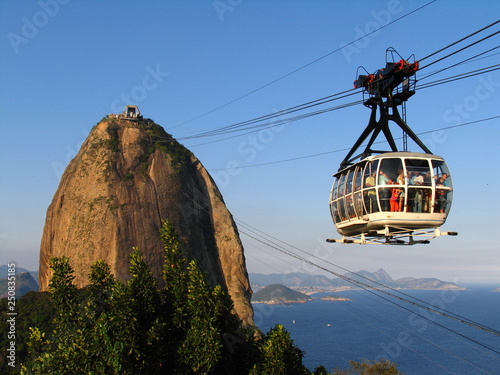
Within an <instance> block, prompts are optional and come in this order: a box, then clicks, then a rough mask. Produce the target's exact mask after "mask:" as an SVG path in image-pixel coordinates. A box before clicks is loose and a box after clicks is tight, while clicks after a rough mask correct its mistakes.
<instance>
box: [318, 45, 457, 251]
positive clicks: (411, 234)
mask: <svg viewBox="0 0 500 375" xmlns="http://www.w3.org/2000/svg"><path fill="white" fill-rule="evenodd" d="M387 52H391V53H392V56H394V53H395V51H394V50H393V49H388V50H387ZM386 60H387V58H386ZM417 70H418V62H417V61H413V62H409V61H408V60H403V59H400V60H399V61H398V62H386V66H385V68H383V69H380V70H378V71H377V72H375V73H374V74H367V75H360V76H358V78H357V80H356V81H354V85H355V87H362V88H363V95H364V96H365V95H367V96H368V98H367V99H366V100H364V104H365V106H367V107H369V108H371V115H370V121H369V123H368V126H367V127H366V129H365V130H364V131H363V133H362V134H361V136H360V137H359V138H358V140H357V141H356V143H355V144H354V146H353V147H352V148H351V150H350V151H349V153H348V154H347V156H346V157H345V159H344V160H343V161H342V163H341V165H340V168H339V170H338V172H337V173H335V174H334V175H333V176H334V177H335V181H334V183H333V186H332V189H331V193H330V212H331V215H332V218H333V222H334V224H335V227H336V228H337V231H338V233H339V234H341V235H342V239H340V240H334V239H328V240H327V241H328V242H342V243H358V244H377V243H378V244H400V245H405V244H406V245H413V244H417V243H429V240H430V239H432V238H434V237H437V236H441V235H456V234H457V233H456V232H441V231H440V229H439V228H440V227H441V226H442V225H443V224H444V223H445V221H446V218H447V216H448V213H449V211H450V208H451V202H452V194H453V188H452V183H451V177H450V172H449V170H448V167H447V165H446V163H445V161H444V159H443V158H442V157H440V156H437V155H433V154H432V152H431V151H430V150H429V149H428V148H427V147H426V146H425V144H424V143H423V142H422V141H421V140H420V139H419V138H418V137H417V135H416V134H415V133H414V132H413V131H412V130H411V129H410V128H409V127H408V125H407V124H406V123H405V121H404V120H403V118H402V117H401V116H400V114H399V111H398V106H402V107H403V110H404V109H405V102H406V100H408V98H409V97H411V96H412V95H413V94H414V93H415V91H414V88H415V83H416V79H415V72H416V71H417ZM377 112H378V113H379V118H378V120H377ZM403 114H404V113H403ZM403 117H404V116H403ZM390 121H392V122H394V123H395V124H397V125H398V126H399V127H400V128H401V129H402V130H403V139H404V146H403V148H404V149H403V150H402V151H400V150H398V148H397V146H396V143H395V141H394V138H393V136H392V133H391V130H390V128H389V122H390ZM380 132H382V133H383V135H384V136H385V139H386V141H387V143H388V144H389V146H390V148H391V150H389V151H380V150H373V149H372V146H373V144H374V143H375V140H376V138H377V136H378V135H379V134H380ZM368 137H370V138H369V140H368V143H367V145H366V147H365V149H364V151H363V152H362V153H360V154H358V155H356V156H354V154H355V153H356V151H357V150H358V149H359V148H360V147H361V145H362V143H363V142H365V140H366V139H367V138H368ZM407 137H410V138H411V139H412V140H413V141H414V142H415V143H416V144H417V145H418V146H419V147H420V148H421V150H422V151H423V152H408V151H407V149H406V148H407ZM358 159H359V160H358ZM356 160H358V161H356Z"/></svg>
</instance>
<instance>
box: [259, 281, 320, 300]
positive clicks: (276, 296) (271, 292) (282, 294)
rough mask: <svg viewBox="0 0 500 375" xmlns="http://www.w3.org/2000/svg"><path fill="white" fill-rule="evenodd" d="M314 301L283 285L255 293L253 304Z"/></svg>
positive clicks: (271, 286) (269, 286) (276, 285)
mask: <svg viewBox="0 0 500 375" xmlns="http://www.w3.org/2000/svg"><path fill="white" fill-rule="evenodd" d="M310 300H312V298H311V297H309V296H308V295H307V294H304V293H300V292H296V291H294V290H292V289H290V288H287V287H286V286H284V285H281V284H271V285H268V286H266V287H265V288H263V289H261V290H259V291H258V292H255V293H254V294H253V295H252V302H256V303H259V302H260V303H270V304H281V303H303V302H307V301H310Z"/></svg>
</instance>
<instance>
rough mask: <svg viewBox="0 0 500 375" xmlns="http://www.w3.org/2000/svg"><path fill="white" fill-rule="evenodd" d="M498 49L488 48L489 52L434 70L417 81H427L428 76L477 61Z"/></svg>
mask: <svg viewBox="0 0 500 375" xmlns="http://www.w3.org/2000/svg"><path fill="white" fill-rule="evenodd" d="M498 48H500V46H496V47H493V48H490V49H489V50H486V51H484V52H480V53H478V54H477V55H474V56H472V57H469V58H467V59H464V60H462V61H460V62H458V63H456V64H453V65H450V66H448V67H446V68H443V69H440V70H436V71H435V72H433V73H430V74H428V75H426V76H424V77H421V78H420V79H419V81H421V80H424V79H427V78H429V77H430V76H433V75H435V74H438V73H441V72H443V71H445V70H448V69H451V68H454V67H456V66H458V65H461V64H465V63H467V62H472V61H476V59H477V58H478V57H479V56H482V55H485V54H486V53H488V52H491V51H494V50H496V49H498ZM486 57H491V56H485V57H484V58H486Z"/></svg>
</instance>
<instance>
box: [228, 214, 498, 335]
mask: <svg viewBox="0 0 500 375" xmlns="http://www.w3.org/2000/svg"><path fill="white" fill-rule="evenodd" d="M237 221H238V222H239V223H241V224H243V225H245V226H246V227H247V230H251V231H252V232H253V233H255V234H257V233H256V232H255V231H258V232H260V233H264V234H265V235H266V236H268V237H270V238H272V239H274V240H277V241H279V242H281V243H283V244H285V245H287V246H289V247H290V248H293V249H295V250H298V251H300V252H302V253H304V254H306V255H308V256H311V257H314V258H317V257H316V256H315V255H313V254H311V253H309V252H307V251H305V250H302V249H300V248H298V247H296V246H293V245H290V244H288V243H286V242H285V241H282V240H279V239H277V238H276V237H273V236H271V235H269V234H266V233H265V232H263V231H261V230H259V229H257V228H254V227H252V226H251V225H249V224H245V223H243V222H241V221H240V220H237ZM249 228H252V229H249ZM268 241H269V240H268ZM270 242H271V243H273V242H272V241H270ZM273 244H274V245H276V246H278V245H277V244H276V243H273ZM322 261H323V262H326V263H328V264H330V265H332V266H334V267H337V268H340V269H341V270H343V271H346V272H349V273H351V274H354V275H356V276H358V277H360V278H363V279H365V280H367V281H370V282H372V283H374V284H377V285H379V286H381V287H384V288H387V289H389V290H391V291H393V292H396V293H399V294H401V295H403V296H405V297H407V298H412V299H414V300H416V301H418V302H419V303H415V302H413V301H407V300H405V299H404V298H401V297H398V296H394V295H391V294H389V293H386V294H388V295H390V296H394V297H395V298H398V299H401V300H402V301H405V302H409V303H411V304H415V305H416V306H418V307H421V308H424V309H426V310H429V311H432V312H435V313H439V314H441V315H444V316H447V315H450V316H447V317H449V318H452V319H454V320H457V321H460V322H462V323H466V324H469V325H472V326H474V327H475V328H480V329H482V330H484V331H486V332H489V333H492V334H494V335H497V336H500V331H498V330H495V329H492V328H490V327H488V326H485V325H483V324H481V323H478V322H475V321H473V320H470V319H468V318H465V317H463V316H460V315H458V314H455V313H453V312H450V311H447V310H445V309H442V308H438V307H436V306H433V305H430V304H429V303H427V302H425V301H423V300H421V299H418V298H416V297H413V296H410V295H408V294H406V293H403V292H401V291H400V290H397V289H394V288H392V287H390V286H388V285H385V284H382V283H380V282H377V281H376V280H371V279H369V278H367V277H365V276H363V275H359V274H357V273H355V272H352V271H350V270H348V269H346V268H344V267H341V266H339V265H337V264H335V263H332V262H329V261H327V260H324V259H322ZM332 272H333V271H332ZM344 276H345V275H344ZM354 282H356V283H358V282H359V281H357V280H354ZM359 283H360V284H363V285H364V286H366V287H368V288H373V289H376V290H377V288H374V287H373V286H370V285H367V284H364V283H361V282H359ZM383 293H385V292H383ZM422 303H423V304H425V305H429V306H432V308H429V307H427V306H422V305H420V304H422ZM436 308H437V309H440V310H442V311H441V312H439V311H435V309H436Z"/></svg>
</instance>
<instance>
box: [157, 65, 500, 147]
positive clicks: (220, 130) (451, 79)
mask: <svg viewBox="0 0 500 375" xmlns="http://www.w3.org/2000/svg"><path fill="white" fill-rule="evenodd" d="M499 69H500V64H497V65H492V66H489V67H485V68H481V69H477V70H474V71H469V72H466V73H462V74H459V75H455V76H451V77H447V78H443V79H440V80H436V81H432V82H429V83H426V84H423V85H420V86H419V87H418V88H417V90H420V89H426V88H429V87H432V86H438V85H441V84H445V83H450V82H454V81H458V80H461V79H465V78H470V77H473V76H476V75H479V74H484V73H489V72H493V71H496V70H499ZM349 91H352V90H348V91H344V92H342V93H338V94H334V95H330V96H329V97H325V98H331V97H333V96H338V95H340V94H343V93H346V92H349ZM351 95H353V93H350V94H347V95H344V96H341V97H338V98H334V99H329V100H326V101H325V102H320V100H322V99H325V98H321V99H318V100H315V101H310V102H308V103H305V104H310V103H316V104H310V105H309V106H308V107H305V104H302V105H298V106H295V107H292V108H293V109H294V110H293V112H295V111H298V110H301V109H305V108H309V107H313V106H316V105H320V104H324V103H326V102H329V101H333V100H337V99H340V98H344V97H347V96H351ZM362 102H363V101H362V100H360V101H355V102H350V103H347V104H344V105H339V106H335V107H328V108H326V109H323V110H318V111H315V112H309V113H306V114H302V115H297V116H294V117H288V118H285V119H281V120H279V121H274V122H268V123H264V124H259V125H254V126H252V127H246V128H244V127H243V125H244V124H246V123H253V122H257V119H259V118H254V119H252V120H247V121H243V122H239V123H236V124H232V125H228V126H224V127H221V128H218V129H214V130H212V131H207V132H204V133H198V134H195V135H192V136H187V137H179V138H178V139H179V140H188V139H194V138H203V137H209V136H216V135H222V134H228V133H233V132H237V131H247V130H248V129H255V128H259V127H265V126H268V127H272V126H279V125H282V124H286V123H289V122H294V121H298V120H301V119H304V118H307V117H311V116H316V115H319V114H323V113H326V112H330V111H333V110H337V109H342V108H345V107H349V106H353V105H356V104H360V103H362ZM291 112H292V111H291ZM283 113H286V110H284V111H280V112H277V113H276V114H268V115H265V116H261V117H260V118H266V119H271V118H273V117H279V116H280V115H281V114H283ZM241 124H243V125H241ZM229 128H234V129H230V130H224V129H229ZM239 128H241V129H239ZM254 131H256V130H254ZM254 131H250V133H251V132H254ZM209 132H213V134H208V133H209ZM246 134H248V132H247V133H244V134H240V135H246ZM240 135H238V136H240ZM157 138H158V139H161V137H157ZM230 138H234V137H228V138H224V139H220V140H216V141H213V142H219V141H222V140H226V139H230ZM169 140H170V139H169ZM213 142H206V143H202V144H197V145H194V146H192V147H196V146H201V145H206V144H210V143H213Z"/></svg>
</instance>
